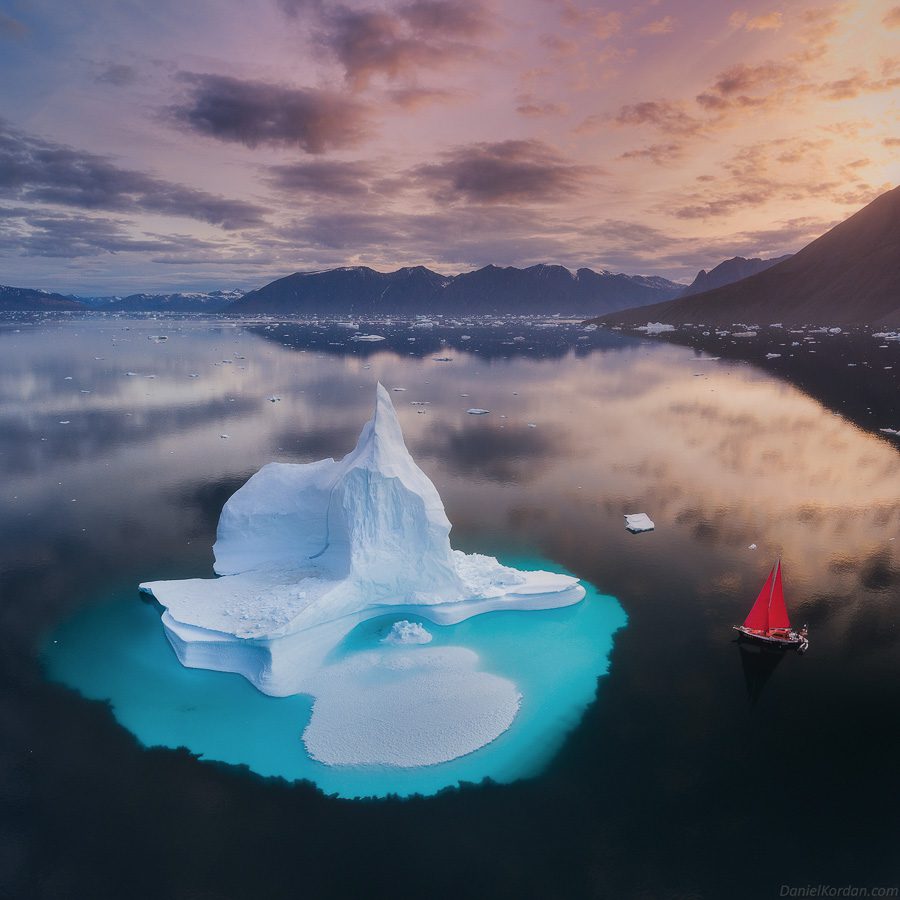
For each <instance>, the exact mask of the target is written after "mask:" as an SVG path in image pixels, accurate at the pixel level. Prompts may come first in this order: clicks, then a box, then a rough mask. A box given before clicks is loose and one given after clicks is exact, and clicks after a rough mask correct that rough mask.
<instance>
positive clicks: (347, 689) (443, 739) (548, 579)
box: [141, 384, 585, 767]
mask: <svg viewBox="0 0 900 900" xmlns="http://www.w3.org/2000/svg"><path fill="white" fill-rule="evenodd" d="M214 552H215V567H214V568H215V571H216V573H217V574H218V575H219V576H221V577H219V578H215V579H199V578H198V579H188V580H183V581H157V582H147V583H145V584H142V585H141V590H143V591H145V592H146V593H148V594H150V595H152V596H153V597H154V598H155V599H156V600H157V601H158V602H159V603H160V605H161V606H162V607H164V612H163V615H162V623H163V626H164V628H165V632H166V636H167V637H168V639H169V642H170V643H171V645H172V647H173V648H174V649H175V652H176V654H177V656H178V659H179V660H180V661H181V663H182V664H183V665H185V666H187V667H192V668H202V669H212V670H215V671H222V672H235V673H238V674H240V675H243V676H244V677H245V678H247V679H248V680H249V681H250V682H251V683H252V684H253V685H254V686H255V687H257V688H258V689H259V690H260V691H262V692H263V693H265V694H269V695H272V696H281V697H284V696H290V695H294V694H308V695H311V696H312V697H314V698H315V702H314V706H313V714H312V718H311V720H310V723H309V725H308V726H307V729H306V731H305V732H304V734H303V740H304V742H305V743H306V745H307V748H308V750H309V752H310V754H311V755H313V756H314V757H315V758H316V759H318V760H320V761H322V762H325V763H329V764H333V765H351V764H352V765H392V766H398V767H404V766H422V765H433V764H437V763H441V762H445V761H447V760H451V759H454V758H457V757H459V756H462V755H465V754H467V753H471V752H473V751H474V750H477V749H479V748H480V747H483V746H484V745H486V744H488V743H490V742H491V741H493V740H494V739H496V738H497V736H498V735H500V734H502V733H503V732H504V731H505V730H506V729H507V728H509V726H510V724H511V723H512V721H513V719H514V718H515V716H516V713H517V710H518V707H519V703H520V700H521V696H520V694H519V692H518V689H517V687H516V685H515V684H514V683H512V682H510V681H509V680H507V679H502V678H499V677H497V676H496V675H494V674H492V673H490V672H484V671H481V669H480V667H479V658H478V656H477V655H476V654H474V653H472V652H471V651H470V650H467V649H466V648H464V647H456V648H442V649H441V650H437V649H435V648H426V647H424V646H420V647H416V646H408V645H404V646H399V645H397V644H396V643H394V644H392V643H390V642H388V643H386V644H385V645H384V646H381V647H379V648H377V649H374V650H369V651H367V652H366V654H364V655H361V656H360V658H357V659H351V660H343V661H341V662H340V663H336V662H334V661H333V652H332V651H333V650H334V648H335V647H336V646H337V645H338V644H340V642H341V641H342V640H343V639H344V638H345V637H346V636H347V635H348V634H349V633H350V632H351V631H352V630H353V629H354V628H356V627H357V626H358V625H359V624H360V623H362V622H365V621H366V620H368V619H371V618H374V617H379V616H384V615H386V614H398V615H399V614H409V615H415V616H418V617H419V618H424V619H426V620H428V621H430V622H432V623H434V624H436V625H452V624H455V623H459V622H462V621H464V620H466V619H468V618H470V617H472V616H475V615H479V614H481V613H486V612H491V611H496V610H501V609H505V610H537V609H553V608H560V607H564V606H569V605H572V604H575V603H578V602H580V601H581V600H582V599H583V598H584V595H585V591H584V588H583V587H582V586H581V585H580V584H579V583H578V580H577V579H576V578H573V577H572V576H570V575H564V574H559V573H554V572H546V571H519V570H517V569H514V568H510V567H508V566H503V565H501V564H500V563H499V562H498V561H497V560H496V559H494V558H493V557H490V556H483V555H481V554H464V553H461V552H459V551H454V550H453V549H451V546H450V522H449V521H448V519H447V516H446V514H445V512H444V506H443V503H442V502H441V498H440V496H439V495H438V492H437V490H436V488H435V487H434V485H433V484H432V483H431V481H430V480H429V479H428V477H427V476H426V475H425V473H424V472H422V470H421V469H419V467H418V466H417V465H416V464H415V462H414V461H413V459H412V457H411V456H410V454H409V451H408V450H407V448H406V445H405V443H404V441H403V434H402V432H401V430H400V423H399V421H398V420H397V416H396V412H395V410H394V407H393V404H392V403H391V399H390V395H389V394H388V392H387V391H386V390H385V389H384V388H383V387H382V386H381V385H380V384H379V385H378V387H377V392H376V405H375V413H374V415H373V417H372V419H371V420H370V421H369V422H368V423H367V424H366V425H365V427H364V428H363V430H362V433H361V435H360V437H359V441H358V442H357V445H356V448H355V449H354V450H353V451H352V452H351V453H350V454H348V455H347V456H346V457H344V459H342V460H340V461H339V462H336V461H335V460H333V459H326V460H321V461H319V462H316V463H309V464H305V465H289V464H283V463H271V464H269V465H267V466H264V467H263V468H262V469H261V470H260V471H259V472H257V473H256V474H255V475H254V476H253V477H252V478H250V480H249V481H248V482H247V483H246V484H245V485H244V486H243V487H242V488H241V489H240V490H238V491H237V492H236V493H235V494H234V495H233V496H232V497H231V499H230V500H229V501H228V502H227V503H226V504H225V507H224V509H223V510H222V515H221V518H220V520H219V528H218V533H217V539H216V544H215V547H214ZM385 723H389V724H385Z"/></svg>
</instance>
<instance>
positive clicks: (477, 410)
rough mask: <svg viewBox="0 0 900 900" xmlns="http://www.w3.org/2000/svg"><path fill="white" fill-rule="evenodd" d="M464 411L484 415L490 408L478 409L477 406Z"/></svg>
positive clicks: (474, 414) (471, 414) (473, 414)
mask: <svg viewBox="0 0 900 900" xmlns="http://www.w3.org/2000/svg"><path fill="white" fill-rule="evenodd" d="M466 412H467V413H468V414H469V415H470V416H486V415H487V414H488V413H489V412H490V410H489V409H479V408H478V407H477V406H474V407H472V409H467V410H466Z"/></svg>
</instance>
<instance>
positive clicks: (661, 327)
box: [635, 322, 675, 334]
mask: <svg viewBox="0 0 900 900" xmlns="http://www.w3.org/2000/svg"><path fill="white" fill-rule="evenodd" d="M674 330H675V326H674V325H667V324H665V323H664V322H648V323H647V324H646V325H641V326H640V327H639V328H636V329H635V331H645V332H646V333H647V334H662V333H663V332H664V331H674Z"/></svg>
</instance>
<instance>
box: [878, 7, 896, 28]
mask: <svg viewBox="0 0 900 900" xmlns="http://www.w3.org/2000/svg"><path fill="white" fill-rule="evenodd" d="M881 23H882V25H884V27H885V28H900V6H895V7H893V8H892V9H889V10H888V11H887V14H886V15H885V17H884V18H883V19H882V20H881Z"/></svg>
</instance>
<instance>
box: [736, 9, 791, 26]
mask: <svg viewBox="0 0 900 900" xmlns="http://www.w3.org/2000/svg"><path fill="white" fill-rule="evenodd" d="M782 20H783V16H782V14H781V13H780V12H770V13H764V14H763V15H761V16H751V15H750V14H749V13H747V12H745V11H744V10H742V9H739V10H737V11H736V12H733V13H732V14H731V16H730V18H729V19H728V22H729V24H730V25H731V27H732V28H735V29H737V28H743V29H744V31H777V30H778V29H779V28H781V26H782V25H783V24H784V23H783V21H782Z"/></svg>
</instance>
